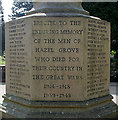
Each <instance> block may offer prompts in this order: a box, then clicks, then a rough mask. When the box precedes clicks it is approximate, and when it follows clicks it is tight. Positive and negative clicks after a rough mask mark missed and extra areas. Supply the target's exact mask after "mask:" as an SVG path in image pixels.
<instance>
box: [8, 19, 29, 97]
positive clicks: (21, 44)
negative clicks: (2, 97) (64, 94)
mask: <svg viewBox="0 0 118 120" xmlns="http://www.w3.org/2000/svg"><path fill="white" fill-rule="evenodd" d="M26 36H27V32H26V23H25V21H24V20H17V21H12V22H9V23H7V38H8V39H7V43H6V46H7V47H6V50H7V78H8V82H7V88H8V89H7V93H8V94H13V95H14V94H15V95H17V96H24V97H27V98H29V97H30V96H31V95H30V92H26V91H28V90H30V85H29V84H28V82H24V81H25V79H26V77H27V74H28V73H29V69H28V67H27V66H28V64H29V61H28V60H27V56H28V53H27V50H26V48H27V44H26V42H25V39H26Z"/></svg>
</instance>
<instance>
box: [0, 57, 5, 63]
mask: <svg viewBox="0 0 118 120" xmlns="http://www.w3.org/2000/svg"><path fill="white" fill-rule="evenodd" d="M0 65H5V60H4V57H2V56H0Z"/></svg>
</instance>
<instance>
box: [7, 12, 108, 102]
mask: <svg viewBox="0 0 118 120" xmlns="http://www.w3.org/2000/svg"><path fill="white" fill-rule="evenodd" d="M109 52H110V24H109V22H106V21H103V20H97V19H92V18H86V17H64V16H63V17H41V16H40V14H35V15H32V16H26V17H24V18H21V19H18V20H13V21H11V22H9V23H7V24H6V56H7V58H6V62H7V63H6V66H7V94H8V95H14V96H18V97H21V98H25V99H28V100H44V101H46V100H49V101H84V100H89V99H92V98H97V97H100V96H105V95H108V94H109V81H110V80H109V78H110V77H109V75H110V73H109V72H110V56H109Z"/></svg>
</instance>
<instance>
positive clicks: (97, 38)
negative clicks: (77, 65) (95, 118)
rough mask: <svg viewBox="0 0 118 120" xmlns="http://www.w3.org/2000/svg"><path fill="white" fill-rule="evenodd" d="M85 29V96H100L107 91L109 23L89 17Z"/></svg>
mask: <svg viewBox="0 0 118 120" xmlns="http://www.w3.org/2000/svg"><path fill="white" fill-rule="evenodd" d="M87 31H88V43H87V45H88V52H87V59H88V63H87V65H88V66H87V96H88V97H92V96H102V95H105V94H108V93H109V84H108V82H109V71H110V70H109V58H110V57H109V51H110V47H109V41H110V40H109V39H110V37H109V34H110V33H109V25H108V23H107V22H105V21H100V20H92V19H89V20H88V30H87Z"/></svg>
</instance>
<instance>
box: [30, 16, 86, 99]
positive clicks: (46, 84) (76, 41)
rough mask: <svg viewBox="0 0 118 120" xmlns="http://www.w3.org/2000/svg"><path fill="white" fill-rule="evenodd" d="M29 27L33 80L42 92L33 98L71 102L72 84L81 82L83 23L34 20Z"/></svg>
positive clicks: (70, 20)
mask: <svg viewBox="0 0 118 120" xmlns="http://www.w3.org/2000/svg"><path fill="white" fill-rule="evenodd" d="M32 26H33V29H32V36H33V39H32V45H33V52H32V55H33V57H32V61H33V62H32V63H33V64H32V80H33V82H34V84H37V83H39V87H40V90H41V91H42V93H41V94H38V93H35V94H34V97H35V98H36V99H38V98H40V99H45V100H71V99H73V92H74V91H73V87H74V86H73V85H74V84H73V83H78V81H79V82H80V81H82V80H83V75H82V74H83V65H82V61H83V58H82V56H81V50H82V47H81V44H82V36H83V32H84V31H83V27H82V26H83V22H82V20H81V19H80V18H79V19H76V20H73V18H66V19H62V18H59V17H58V18H51V19H49V20H48V19H44V18H40V19H38V18H35V19H33V22H32Z"/></svg>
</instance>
